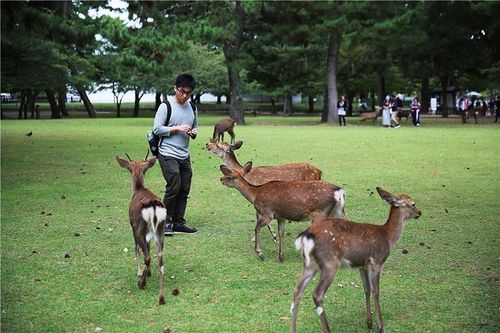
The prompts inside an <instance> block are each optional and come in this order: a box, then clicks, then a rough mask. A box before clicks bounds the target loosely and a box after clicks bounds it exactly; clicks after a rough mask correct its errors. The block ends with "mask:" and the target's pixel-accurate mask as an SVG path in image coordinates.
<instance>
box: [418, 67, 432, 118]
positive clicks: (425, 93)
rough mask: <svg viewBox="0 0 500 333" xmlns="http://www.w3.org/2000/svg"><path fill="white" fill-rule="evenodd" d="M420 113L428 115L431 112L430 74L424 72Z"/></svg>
mask: <svg viewBox="0 0 500 333" xmlns="http://www.w3.org/2000/svg"><path fill="white" fill-rule="evenodd" d="M420 101H421V102H420V112H421V113H428V112H429V104H430V98H429V74H428V73H427V72H425V71H424V73H423V75H422V87H421V91H420Z"/></svg>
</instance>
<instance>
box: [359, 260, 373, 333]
mask: <svg viewBox="0 0 500 333" xmlns="http://www.w3.org/2000/svg"><path fill="white" fill-rule="evenodd" d="M359 275H361V281H363V287H364V289H365V299H366V323H367V325H368V329H372V312H371V308H370V295H371V287H370V280H369V279H368V272H367V271H366V270H365V269H363V268H361V269H360V270H359Z"/></svg>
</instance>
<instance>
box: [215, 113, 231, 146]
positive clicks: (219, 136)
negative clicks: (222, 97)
mask: <svg viewBox="0 0 500 333" xmlns="http://www.w3.org/2000/svg"><path fill="white" fill-rule="evenodd" d="M235 125H236V121H235V120H234V119H231V118H224V119H221V120H219V121H218V122H217V123H215V126H214V134H213V135H212V139H214V140H217V142H220V141H221V140H222V141H224V132H227V133H228V134H229V135H230V136H231V143H233V142H234V138H235V135H234V131H233V129H234V126H235Z"/></svg>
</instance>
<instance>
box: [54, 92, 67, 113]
mask: <svg viewBox="0 0 500 333" xmlns="http://www.w3.org/2000/svg"><path fill="white" fill-rule="evenodd" d="M57 101H58V102H59V110H60V111H61V114H62V116H63V117H69V113H68V110H67V109H66V90H59V91H58V92H57ZM59 118H60V117H59Z"/></svg>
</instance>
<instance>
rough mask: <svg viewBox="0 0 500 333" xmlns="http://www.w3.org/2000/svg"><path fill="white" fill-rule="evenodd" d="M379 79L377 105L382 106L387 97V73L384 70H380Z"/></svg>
mask: <svg viewBox="0 0 500 333" xmlns="http://www.w3.org/2000/svg"><path fill="white" fill-rule="evenodd" d="M377 75H378V80H377V95H378V96H377V97H378V101H377V105H379V106H382V105H383V103H384V99H385V73H384V71H381V72H378V73H377Z"/></svg>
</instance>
